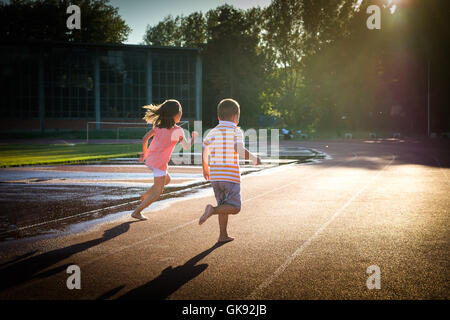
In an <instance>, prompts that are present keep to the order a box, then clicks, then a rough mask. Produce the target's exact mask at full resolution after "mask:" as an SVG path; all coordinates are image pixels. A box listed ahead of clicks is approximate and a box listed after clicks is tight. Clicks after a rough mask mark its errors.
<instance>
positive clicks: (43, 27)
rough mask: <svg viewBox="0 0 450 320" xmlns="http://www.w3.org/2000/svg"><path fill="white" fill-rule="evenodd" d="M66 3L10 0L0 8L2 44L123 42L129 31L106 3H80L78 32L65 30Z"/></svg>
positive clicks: (101, 0)
mask: <svg viewBox="0 0 450 320" xmlns="http://www.w3.org/2000/svg"><path fill="white" fill-rule="evenodd" d="M71 4H72V3H71V1H69V0H60V1H57V0H36V1H33V0H11V2H10V4H0V39H1V40H2V41H11V40H13V41H29V40H47V41H67V42H96V43H102V42H103V43H121V42H124V41H125V40H126V39H127V37H128V34H129V33H130V32H131V29H130V28H129V27H128V26H127V25H126V23H125V21H124V20H123V19H122V18H121V17H120V16H119V13H118V9H117V8H114V7H113V6H111V5H110V4H109V0H80V1H77V5H78V6H79V7H80V9H81V30H68V29H67V27H66V20H67V18H68V17H69V15H68V14H67V13H66V10H67V7H69V6H70V5H71Z"/></svg>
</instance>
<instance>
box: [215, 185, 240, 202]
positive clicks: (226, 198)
mask: <svg viewBox="0 0 450 320" xmlns="http://www.w3.org/2000/svg"><path fill="white" fill-rule="evenodd" d="M211 185H212V187H213V190H214V195H215V196H216V200H217V205H218V206H220V205H222V204H229V205H232V206H234V207H236V208H241V184H240V183H234V182H228V181H211Z"/></svg>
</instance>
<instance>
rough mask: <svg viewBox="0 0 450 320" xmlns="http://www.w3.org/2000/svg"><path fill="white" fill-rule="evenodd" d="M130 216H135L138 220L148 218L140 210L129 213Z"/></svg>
mask: <svg viewBox="0 0 450 320" xmlns="http://www.w3.org/2000/svg"><path fill="white" fill-rule="evenodd" d="M131 217H132V218H135V219H138V220H148V218H147V217H144V216H143V215H142V214H141V213H140V212H139V213H135V212H133V213H132V214H131Z"/></svg>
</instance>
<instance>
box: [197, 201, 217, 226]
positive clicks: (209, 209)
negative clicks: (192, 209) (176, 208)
mask: <svg viewBox="0 0 450 320" xmlns="http://www.w3.org/2000/svg"><path fill="white" fill-rule="evenodd" d="M213 211H214V207H213V206H212V205H210V204H208V205H207V206H206V208H205V212H204V213H203V214H202V216H201V217H200V219H199V220H198V224H199V225H200V224H202V223H203V222H205V221H206V219H208V218H209V217H211V215H212V213H213Z"/></svg>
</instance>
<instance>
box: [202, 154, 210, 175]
mask: <svg viewBox="0 0 450 320" xmlns="http://www.w3.org/2000/svg"><path fill="white" fill-rule="evenodd" d="M208 155H209V148H208V146H203V148H202V167H203V177H205V179H206V180H209V165H208Z"/></svg>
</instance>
